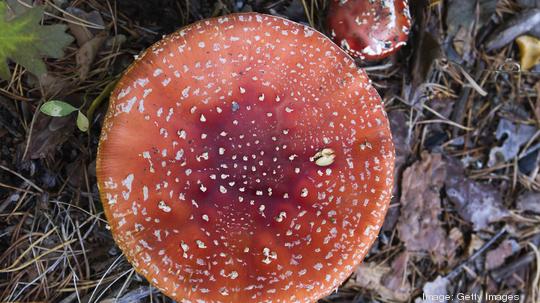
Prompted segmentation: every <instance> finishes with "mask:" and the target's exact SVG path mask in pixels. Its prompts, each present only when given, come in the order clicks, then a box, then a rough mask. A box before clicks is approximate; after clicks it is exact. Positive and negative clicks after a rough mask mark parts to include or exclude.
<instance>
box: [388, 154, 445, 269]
mask: <svg viewBox="0 0 540 303" xmlns="http://www.w3.org/2000/svg"><path fill="white" fill-rule="evenodd" d="M446 171H447V165H446V163H445V161H444V160H443V159H442V156H441V155H440V154H429V153H427V152H423V153H422V159H421V160H420V161H418V162H416V163H414V164H413V165H412V166H411V167H409V168H407V169H406V170H405V172H404V173H403V181H402V183H401V188H402V195H401V216H400V218H399V222H398V224H397V228H398V231H399V237H400V238H401V240H402V241H403V242H404V243H405V247H406V248H407V250H408V251H413V252H414V251H425V252H430V253H431V254H432V257H433V259H434V261H435V262H437V263H441V262H443V261H445V260H446V259H448V257H449V256H452V255H453V252H454V250H455V248H456V244H455V243H453V242H452V240H450V239H449V238H448V235H447V233H446V231H445V230H444V229H443V228H442V224H441V222H440V220H439V216H440V215H441V213H442V208H441V197H440V191H441V189H442V187H443V185H444V181H445V179H446Z"/></svg>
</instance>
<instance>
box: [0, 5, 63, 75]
mask: <svg viewBox="0 0 540 303" xmlns="http://www.w3.org/2000/svg"><path fill="white" fill-rule="evenodd" d="M42 18H43V7H39V6H36V7H32V8H30V9H27V10H25V11H24V12H22V13H21V14H19V15H16V16H15V17H11V18H9V17H8V6H7V4H6V3H5V2H4V1H0V79H9V78H10V75H11V72H10V71H9V67H8V64H7V60H8V58H9V59H11V60H13V61H15V62H16V63H18V64H20V65H22V66H23V67H24V68H26V69H27V70H28V71H30V72H31V73H33V74H35V75H37V76H40V75H42V74H44V73H45V72H46V71H47V69H46V67H45V63H44V62H43V60H42V59H41V58H42V57H44V56H46V57H50V58H62V57H63V56H64V52H63V48H64V47H66V46H67V45H69V44H70V43H71V42H72V41H73V37H71V36H70V35H68V34H66V33H65V31H66V26H65V25H63V24H54V25H45V26H44V25H41V24H40V22H41V19H42Z"/></svg>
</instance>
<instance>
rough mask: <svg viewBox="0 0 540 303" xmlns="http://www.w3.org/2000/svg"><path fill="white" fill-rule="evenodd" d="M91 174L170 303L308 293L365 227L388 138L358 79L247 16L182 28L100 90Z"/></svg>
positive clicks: (376, 102) (378, 193)
mask: <svg viewBox="0 0 540 303" xmlns="http://www.w3.org/2000/svg"><path fill="white" fill-rule="evenodd" d="M110 102H111V103H110V107H109V111H108V113H107V116H106V119H105V122H104V127H103V132H102V136H101V141H100V146H99V151H98V157H97V172H98V185H99V189H100V193H101V198H102V201H103V205H104V209H105V214H106V216H107V219H108V220H109V223H110V225H111V228H112V233H113V236H114V238H115V240H116V242H117V243H118V245H119V246H120V248H121V249H122V250H123V252H124V254H125V255H126V257H127V258H128V260H129V261H130V262H131V263H132V264H133V265H134V267H135V268H136V269H137V271H138V272H139V273H141V274H142V275H144V276H145V277H146V278H147V279H148V280H149V281H150V282H151V283H152V284H154V285H155V286H156V287H158V288H159V289H160V290H161V291H163V292H164V293H165V294H167V295H168V296H170V297H172V298H174V299H175V300H178V301H181V302H278V303H279V302H313V301H314V300H316V299H318V298H320V297H322V296H324V295H326V294H328V293H329V292H331V291H332V290H334V289H335V288H336V287H337V286H339V285H340V283H341V282H342V281H343V280H344V279H346V278H347V277H348V276H349V275H350V274H351V272H352V271H353V269H354V267H355V266H356V265H358V264H359V263H360V262H361V261H362V259H363V258H364V256H365V254H366V253H367V251H368V249H369V247H370V246H371V244H372V243H373V241H374V240H375V238H376V237H377V234H378V231H379V228H380V227H381V224H382V221H383V219H384V215H385V213H386V210H387V207H388V202H389V199H390V196H391V190H392V183H393V176H392V173H393V165H394V148H393V145H392V140H391V135H390V130H389V125H388V121H387V118H386V115H385V112H384V110H383V106H382V104H381V99H380V97H379V96H378V94H377V92H376V91H375V89H374V88H373V87H372V86H371V84H370V81H369V79H368V78H367V76H366V74H365V73H364V72H363V71H362V70H359V69H357V68H356V67H355V65H354V62H353V60H352V59H351V58H350V57H349V56H347V55H346V54H345V53H344V52H343V51H342V50H341V49H340V48H339V47H337V46H336V45H335V44H333V43H332V42H331V41H330V40H329V39H328V38H326V37H324V36H323V35H322V34H320V33H319V32H316V31H314V30H312V29H310V28H308V27H306V26H303V25H300V24H297V23H294V22H291V21H287V20H284V19H281V18H277V17H273V16H267V15H260V14H255V13H248V14H237V15H230V16H225V17H220V18H216V19H209V20H203V21H200V22H197V23H195V24H192V25H190V26H188V27H186V28H184V29H182V30H180V31H179V32H177V33H174V34H172V35H170V36H168V37H166V38H164V39H163V40H161V41H160V42H158V43H157V44H155V45H154V46H152V47H151V48H150V49H149V50H148V51H147V52H146V53H145V54H144V55H143V56H141V57H140V58H139V59H138V60H137V61H136V62H135V63H134V64H133V66H132V67H131V68H130V69H129V70H128V71H127V73H126V74H125V75H124V77H123V78H122V79H121V81H120V82H119V84H118V87H117V88H116V91H115V92H113V94H112V96H111V101H110Z"/></svg>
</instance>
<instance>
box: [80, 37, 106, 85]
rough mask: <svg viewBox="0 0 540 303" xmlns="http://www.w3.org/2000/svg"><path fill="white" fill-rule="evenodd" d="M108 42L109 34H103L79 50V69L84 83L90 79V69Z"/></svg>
mask: <svg viewBox="0 0 540 303" xmlns="http://www.w3.org/2000/svg"><path fill="white" fill-rule="evenodd" d="M106 40H107V33H105V32H103V33H100V34H99V35H97V36H95V37H94V38H92V39H91V40H89V41H88V42H86V43H85V44H84V45H83V46H81V48H79V50H78V51H77V55H76V59H77V68H78V74H79V79H80V80H81V81H84V80H85V79H86V78H87V77H88V73H89V72H90V67H91V66H92V63H93V62H94V59H95V58H96V55H97V54H98V53H99V50H100V49H101V47H102V46H103V43H104V42H105V41H106Z"/></svg>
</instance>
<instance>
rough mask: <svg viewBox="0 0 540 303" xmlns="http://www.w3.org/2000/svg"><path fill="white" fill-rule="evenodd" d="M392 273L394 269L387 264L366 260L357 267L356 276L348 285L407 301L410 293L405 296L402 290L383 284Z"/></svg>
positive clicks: (382, 296) (394, 299) (386, 298)
mask: <svg viewBox="0 0 540 303" xmlns="http://www.w3.org/2000/svg"><path fill="white" fill-rule="evenodd" d="M392 273H393V271H392V269H391V268H390V267H389V266H388V265H386V264H380V265H377V264H375V263H371V262H365V263H362V264H361V265H360V266H359V267H358V268H357V270H356V272H355V276H354V278H353V279H351V280H349V282H347V286H349V287H350V286H357V287H360V288H363V289H367V290H370V291H373V292H375V293H377V294H378V295H379V296H380V297H381V298H383V299H384V300H392V301H399V302H404V301H407V300H408V298H409V295H408V294H407V295H406V296H405V295H404V294H403V293H402V292H401V291H399V290H394V289H391V288H388V287H386V286H385V285H383V283H382V280H383V278H384V277H385V276H387V275H388V274H392Z"/></svg>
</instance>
